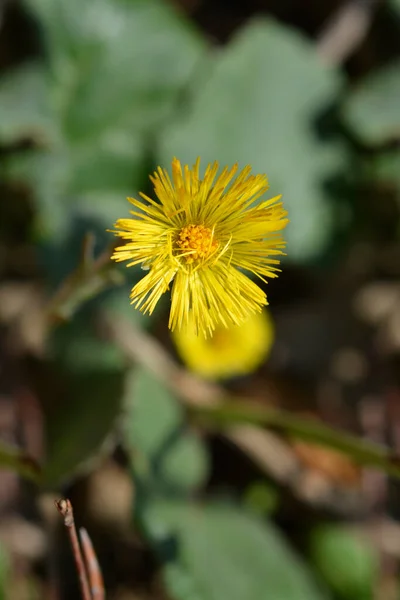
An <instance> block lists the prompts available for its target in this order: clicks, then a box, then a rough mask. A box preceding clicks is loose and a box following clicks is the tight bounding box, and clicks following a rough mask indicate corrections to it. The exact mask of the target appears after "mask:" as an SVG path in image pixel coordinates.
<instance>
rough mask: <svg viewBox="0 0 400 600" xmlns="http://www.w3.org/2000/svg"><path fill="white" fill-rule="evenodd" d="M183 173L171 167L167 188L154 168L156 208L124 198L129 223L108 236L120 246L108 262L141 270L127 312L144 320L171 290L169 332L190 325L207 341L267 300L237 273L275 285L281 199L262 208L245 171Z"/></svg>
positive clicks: (256, 184)
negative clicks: (120, 242) (139, 314)
mask: <svg viewBox="0 0 400 600" xmlns="http://www.w3.org/2000/svg"><path fill="white" fill-rule="evenodd" d="M199 166H200V160H199V159H198V160H197V161H196V164H195V165H194V166H193V168H192V169H190V168H189V167H188V166H187V165H186V166H185V167H184V168H183V169H182V166H181V163H180V162H179V160H177V159H176V158H174V160H173V161H172V180H171V179H170V177H169V175H168V173H167V171H166V170H165V169H161V167H158V169H157V171H156V172H155V173H154V175H153V176H152V177H150V180H151V182H152V183H153V185H154V192H155V195H156V196H157V198H158V201H155V200H153V199H151V198H149V197H148V196H146V195H145V194H140V196H141V198H142V199H141V200H136V199H133V198H129V201H130V202H131V203H132V204H133V206H134V208H135V210H133V211H131V214H132V215H133V217H134V218H133V219H132V218H130V219H118V221H117V222H116V224H115V228H116V229H115V231H114V233H115V234H116V235H118V236H119V237H121V238H122V239H124V240H126V241H127V243H126V244H125V245H123V246H119V247H117V248H116V249H115V251H114V254H113V256H112V258H113V259H114V260H116V261H129V262H128V265H127V266H128V267H130V266H133V265H137V264H140V265H142V267H143V268H144V269H148V271H149V272H148V273H147V274H146V275H145V276H144V277H143V278H142V279H141V280H140V281H139V282H138V283H137V284H136V285H135V286H134V287H133V288H132V293H131V300H132V304H134V305H135V306H136V308H139V309H140V310H141V311H142V312H148V313H149V314H151V313H152V312H153V310H154V308H155V306H156V304H157V302H158V301H159V299H160V297H161V295H162V294H164V293H165V292H166V291H167V290H168V289H169V287H170V285H171V284H172V294H171V311H170V318H169V327H170V329H172V330H174V329H180V328H182V327H185V326H187V325H188V323H189V315H191V317H190V318H191V319H192V320H193V323H194V326H195V329H196V332H201V333H203V334H204V336H207V335H209V334H212V332H213V331H214V329H215V327H216V326H217V325H218V324H222V325H224V326H225V327H228V326H229V325H232V324H235V325H240V324H241V323H243V322H244V321H245V320H246V319H247V318H248V317H249V316H250V314H252V313H255V312H260V311H261V309H262V306H264V305H266V304H267V298H266V294H265V292H264V291H263V290H261V288H260V287H259V286H258V285H257V284H256V283H254V281H252V280H251V279H250V278H249V277H248V276H247V275H246V274H245V273H244V272H243V271H245V272H246V271H247V272H248V273H252V274H253V275H255V276H256V277H258V278H259V279H261V280H262V281H266V278H267V277H276V276H277V272H278V271H279V269H278V265H279V258H278V257H279V255H281V254H282V253H283V252H282V250H283V248H284V246H285V243H284V241H283V238H282V236H281V234H280V233H279V232H280V231H281V230H282V229H283V228H284V227H285V226H286V225H287V223H288V220H287V218H286V215H287V212H286V211H285V210H284V208H283V206H282V203H281V202H280V198H281V196H276V197H275V198H272V199H270V200H262V201H260V202H259V203H258V204H256V205H254V204H253V203H254V202H255V200H257V199H259V198H260V197H261V196H262V195H263V194H264V192H265V191H266V190H267V189H268V182H267V178H266V176H265V175H251V169H250V167H245V168H244V169H243V170H242V171H241V172H240V173H239V174H238V175H237V177H236V178H235V175H236V173H237V170H238V166H237V165H234V166H233V167H232V168H231V169H228V167H225V168H224V169H223V171H222V172H221V173H220V175H219V176H218V177H217V171H218V163H217V162H215V163H214V164H212V165H208V167H207V169H206V172H205V174H204V177H203V179H200V175H199Z"/></svg>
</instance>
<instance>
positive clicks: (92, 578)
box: [79, 527, 106, 600]
mask: <svg viewBox="0 0 400 600" xmlns="http://www.w3.org/2000/svg"><path fill="white" fill-rule="evenodd" d="M79 539H80V540H81V545H82V551H83V556H84V558H85V563H86V570H87V573H88V575H89V583H90V591H91V593H92V600H104V599H105V597H106V592H105V589H104V581H103V575H102V573H101V569H100V565H99V561H98V560H97V556H96V552H95V550H94V548H93V544H92V540H91V539H90V537H89V534H88V532H87V531H86V529H84V528H83V527H80V529H79Z"/></svg>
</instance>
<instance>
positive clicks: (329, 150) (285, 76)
mask: <svg viewBox="0 0 400 600" xmlns="http://www.w3.org/2000/svg"><path fill="white" fill-rule="evenodd" d="M340 86H341V83H340V78H339V76H338V73H337V72H336V71H334V70H332V69H330V68H327V67H325V66H323V65H322V64H320V63H319V62H318V58H317V56H316V53H315V47H314V46H313V45H312V44H311V43H310V42H308V41H306V39H305V38H303V37H301V36H300V35H299V34H298V33H296V32H295V31H294V30H291V29H289V28H287V27H285V26H282V25H279V24H278V23H276V22H274V21H268V20H266V19H262V20H261V19H260V20H258V21H254V22H252V23H251V24H249V25H247V26H245V27H244V28H242V29H241V30H240V32H239V34H238V35H237V36H236V38H234V39H233V40H232V41H231V43H230V44H229V45H228V46H227V47H226V48H224V49H223V50H222V51H221V50H220V51H219V52H218V54H215V55H214V57H213V61H210V62H209V71H208V72H207V76H205V75H204V76H203V77H198V78H197V79H196V80H195V81H194V83H193V86H192V107H191V110H186V111H184V112H183V111H182V112H181V113H180V114H179V116H178V118H177V119H176V120H175V121H174V122H171V124H170V126H169V127H166V128H165V129H164V130H163V132H162V137H161V144H160V152H159V156H160V164H166V165H168V163H170V161H171V158H172V157H173V156H177V157H178V158H179V159H180V160H182V161H184V162H188V163H189V164H191V163H193V162H194V160H195V159H196V157H197V156H200V157H201V159H202V162H203V168H204V166H205V165H206V164H207V163H208V162H212V161H214V160H218V161H219V163H220V164H222V165H225V164H228V165H232V164H233V163H235V162H238V163H239V166H240V167H244V166H245V165H246V164H251V166H252V168H253V170H254V172H256V173H257V172H259V173H267V175H268V178H269V181H270V184H271V190H270V195H271V196H273V195H276V194H279V193H283V198H284V202H285V206H286V207H287V208H288V209H289V217H290V221H291V223H290V225H289V228H288V230H287V237H288V240H289V243H288V253H289V255H290V256H291V257H292V260H303V259H305V258H309V257H311V256H314V255H316V254H317V253H318V252H319V251H320V250H321V247H322V246H323V244H324V243H325V242H327V240H328V238H329V235H330V232H331V229H332V226H333V222H332V219H333V215H332V211H331V207H330V205H329V201H328V197H327V195H326V194H325V192H324V190H323V187H322V185H323V183H324V181H325V179H326V178H330V177H331V176H333V175H336V174H337V170H338V169H339V168H342V167H344V165H345V160H346V151H345V148H343V146H342V145H341V144H338V143H332V142H329V143H328V142H324V143H322V141H320V140H319V139H318V138H317V135H316V133H315V132H314V130H313V127H312V124H313V121H314V120H315V119H316V118H317V116H319V113H320V111H321V110H324V108H326V107H327V105H329V104H330V103H331V102H332V101H333V100H334V99H335V98H336V95H337V94H338V91H339V89H340Z"/></svg>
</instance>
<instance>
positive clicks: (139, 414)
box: [126, 369, 183, 459]
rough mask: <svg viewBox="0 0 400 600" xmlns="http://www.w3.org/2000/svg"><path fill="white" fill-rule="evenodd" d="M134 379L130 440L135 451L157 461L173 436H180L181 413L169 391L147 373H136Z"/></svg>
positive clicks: (143, 371)
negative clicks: (177, 434) (137, 450)
mask: <svg viewBox="0 0 400 600" xmlns="http://www.w3.org/2000/svg"><path fill="white" fill-rule="evenodd" d="M131 378H132V379H131V387H130V393H129V403H130V407H129V408H130V413H129V417H128V420H127V423H126V428H127V429H126V432H127V439H128V442H129V444H130V445H131V446H132V447H133V448H137V449H139V450H140V451H141V452H142V453H143V454H145V455H146V456H148V457H149V459H155V458H157V456H158V454H159V452H160V450H162V448H163V447H164V446H165V445H166V444H168V442H169V441H170V436H171V435H174V434H176V433H177V432H179V429H180V427H181V425H182V416H183V415H182V411H181V408H180V406H179V404H178V401H177V400H176V399H175V398H174V397H173V396H172V394H171V393H170V392H169V391H168V390H167V389H166V387H165V386H164V385H163V384H162V383H161V382H159V381H157V380H156V379H154V377H153V376H152V375H150V374H149V373H148V372H147V371H145V370H143V369H137V370H136V371H134V372H133V373H132V374H131ZM128 385H129V384H128Z"/></svg>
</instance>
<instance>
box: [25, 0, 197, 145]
mask: <svg viewBox="0 0 400 600" xmlns="http://www.w3.org/2000/svg"><path fill="white" fill-rule="evenodd" d="M27 4H28V6H30V8H31V10H33V12H34V14H36V15H37V17H38V18H39V21H40V22H41V23H42V25H43V33H44V36H45V39H46V41H47V46H48V49H49V58H50V60H52V59H54V64H53V65H52V66H53V75H54V78H55V80H56V85H57V86H58V87H59V91H58V94H57V97H58V100H59V102H58V104H59V108H60V110H61V112H62V115H63V123H64V131H65V135H66V136H67V137H69V138H72V139H78V138H79V139H81V138H83V137H87V136H97V135H98V133H99V131H100V130H104V129H105V128H109V127H111V128H113V129H119V130H121V131H124V130H127V129H128V130H130V131H132V130H134V131H138V130H140V131H148V129H149V127H150V128H153V127H154V125H155V124H159V123H162V122H163V120H164V119H165V118H166V117H167V116H168V115H170V113H171V111H172V110H173V108H174V105H175V102H176V97H177V93H179V91H180V90H181V88H182V86H184V85H185V84H186V82H187V80H188V77H189V76H190V75H191V73H192V71H193V69H194V67H195V65H196V63H197V61H198V60H199V58H200V57H201V55H202V53H203V49H204V43H203V41H202V38H201V37H200V35H199V34H196V32H195V31H194V29H193V28H192V27H190V26H189V24H188V22H186V21H185V20H184V19H183V18H180V17H179V15H178V13H177V12H176V11H175V10H173V9H172V7H171V6H169V5H168V4H167V3H166V2H162V1H161V0H113V1H112V2H110V0H93V1H92V2H84V3H82V2H81V1H80V0H69V1H68V2H65V1H63V0H51V1H49V0H29V1H28V2H27Z"/></svg>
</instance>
